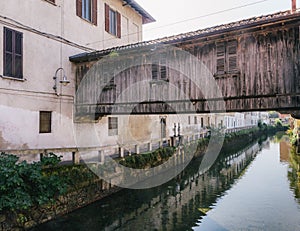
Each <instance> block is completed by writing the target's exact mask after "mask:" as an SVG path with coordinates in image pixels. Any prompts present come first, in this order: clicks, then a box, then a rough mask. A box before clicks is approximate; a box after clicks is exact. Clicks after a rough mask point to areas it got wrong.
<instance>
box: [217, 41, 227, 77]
mask: <svg viewBox="0 0 300 231" xmlns="http://www.w3.org/2000/svg"><path fill="white" fill-rule="evenodd" d="M224 71H225V43H224V42H221V43H217V72H224Z"/></svg>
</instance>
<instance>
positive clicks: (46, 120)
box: [40, 111, 52, 133]
mask: <svg viewBox="0 0 300 231" xmlns="http://www.w3.org/2000/svg"><path fill="white" fill-rule="evenodd" d="M51 114H52V113H51V111H40V133H51V122H52V121H51V120H52V119H51Z"/></svg>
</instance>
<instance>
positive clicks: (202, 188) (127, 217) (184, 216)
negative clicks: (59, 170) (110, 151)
mask: <svg viewBox="0 0 300 231" xmlns="http://www.w3.org/2000/svg"><path fill="white" fill-rule="evenodd" d="M259 150H260V146H259V145H258V144H255V145H254V146H251V147H248V148H246V149H244V150H242V151H239V152H238V153H235V154H225V153H224V154H221V155H220V159H219V160H218V162H216V164H215V165H214V166H213V167H212V168H211V169H210V170H209V171H208V172H206V173H204V174H202V171H200V170H199V166H200V165H201V160H200V159H195V160H194V161H193V162H191V165H190V166H189V167H188V168H186V169H185V170H184V171H183V172H182V173H181V174H180V175H179V176H178V179H177V180H173V181H171V182H169V183H168V184H165V185H164V186H160V187H156V188H151V189H148V190H146V191H145V190H135V191H132V190H129V191H128V190H123V191H120V192H119V193H118V194H117V195H115V196H114V198H113V200H111V198H110V199H109V198H108V199H107V201H108V203H109V205H107V207H104V208H100V206H99V204H98V205H96V207H97V210H96V211H97V212H96V213H94V214H98V215H99V217H96V219H93V220H89V221H83V223H82V224H78V223H76V227H77V228H78V227H79V226H80V225H82V227H84V228H85V229H90V230H92V229H93V227H95V225H97V229H103V230H119V229H122V230H134V229H136V228H137V227H139V229H140V230H150V229H151V230H174V229H175V228H176V229H178V230H181V229H184V230H189V229H190V228H191V227H192V226H194V225H195V223H196V222H197V221H198V219H199V218H200V217H201V216H203V215H204V213H202V212H201V211H200V210H199V208H204V209H203V211H205V210H207V209H209V207H210V206H212V204H213V203H215V201H216V199H217V198H218V197H219V196H220V195H222V194H223V193H224V192H225V191H226V190H228V189H229V188H230V187H231V185H232V184H233V183H234V181H235V180H236V179H237V178H238V177H240V176H241V174H242V173H243V172H244V170H245V169H246V168H247V166H248V165H249V164H250V163H251V162H252V160H253V159H254V157H255V156H256V154H257V153H258V151H259ZM118 195H119V196H118ZM124 198H126V200H124ZM103 203H104V205H105V203H106V200H105V199H104V200H103V201H102V202H101V203H100V205H101V204H103ZM104 205H103V206H104ZM115 208H122V209H118V210H117V211H116V209H115ZM79 212H80V211H79ZM86 213H88V214H89V211H86V210H85V212H84V214H85V215H86ZM103 214H105V216H104V217H103ZM96 216H97V215H96ZM75 217H76V219H77V216H76V215H75ZM103 219H104V220H103ZM68 222H72V221H68ZM94 222H95V223H94ZM101 224H102V225H103V227H99V225H101ZM78 225H79V226H78ZM174 225H176V227H175V226H174Z"/></svg>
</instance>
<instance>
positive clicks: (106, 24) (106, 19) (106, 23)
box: [104, 3, 109, 32]
mask: <svg viewBox="0 0 300 231" xmlns="http://www.w3.org/2000/svg"><path fill="white" fill-rule="evenodd" d="M104 8H105V31H106V32H109V5H107V4H106V3H105V7H104Z"/></svg>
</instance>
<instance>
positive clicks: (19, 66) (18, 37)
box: [14, 32, 23, 78]
mask: <svg viewBox="0 0 300 231" xmlns="http://www.w3.org/2000/svg"><path fill="white" fill-rule="evenodd" d="M22 41H23V34H22V33H20V32H15V57H14V68H15V70H14V72H15V73H14V76H15V77H17V78H22V77H23V71H22V70H23V42H22Z"/></svg>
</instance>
